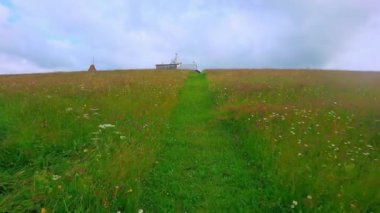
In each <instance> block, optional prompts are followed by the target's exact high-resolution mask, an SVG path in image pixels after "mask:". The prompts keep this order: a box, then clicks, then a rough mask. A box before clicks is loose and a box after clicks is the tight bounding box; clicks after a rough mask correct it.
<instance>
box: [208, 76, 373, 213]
mask: <svg viewBox="0 0 380 213" xmlns="http://www.w3.org/2000/svg"><path fill="white" fill-rule="evenodd" d="M207 76H208V78H209V81H210V89H211V91H213V92H214V94H215V104H216V105H217V111H218V115H219V120H220V122H221V123H222V124H223V125H224V126H225V129H226V131H229V132H230V133H231V134H233V135H236V138H237V139H236V140H237V141H238V142H239V143H241V146H242V147H244V148H243V149H244V152H245V155H247V156H248V158H249V159H251V160H252V161H253V163H254V166H252V169H253V170H256V171H257V174H258V175H259V176H261V177H262V183H263V185H262V190H261V195H262V197H263V201H262V203H261V208H262V209H268V210H272V211H273V210H279V211H292V210H294V211H302V212H305V211H306V212H309V211H311V212H314V211H321V212H347V211H354V212H376V211H379V210H380V193H379V190H378V188H380V181H379V180H380V162H379V159H380V152H379V148H380V147H379V142H380V74H379V73H353V72H331V71H330V72H325V71H291V70H280V71H278V70H266V71H252V70H241V71H228V70H224V71H217V70H214V71H208V72H207Z"/></svg>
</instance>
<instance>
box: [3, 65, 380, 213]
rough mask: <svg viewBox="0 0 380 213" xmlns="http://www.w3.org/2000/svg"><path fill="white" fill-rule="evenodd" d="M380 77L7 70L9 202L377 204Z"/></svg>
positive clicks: (251, 207)
mask: <svg viewBox="0 0 380 213" xmlns="http://www.w3.org/2000/svg"><path fill="white" fill-rule="evenodd" d="M379 142H380V73H366V72H342V71H314V70H206V71H205V73H203V74H197V73H195V72H188V71H151V70H146V71H108V72H96V73H56V74H33V75H5V76H0V212H139V213H142V212H378V211H380V191H379V188H380V162H379V159H380V152H379V148H380V147H379V146H380V144H379Z"/></svg>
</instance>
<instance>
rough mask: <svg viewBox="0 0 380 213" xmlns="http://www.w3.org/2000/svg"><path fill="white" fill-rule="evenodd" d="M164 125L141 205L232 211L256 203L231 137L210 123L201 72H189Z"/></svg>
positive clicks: (210, 103)
mask: <svg viewBox="0 0 380 213" xmlns="http://www.w3.org/2000/svg"><path fill="white" fill-rule="evenodd" d="M167 128H168V129H167V133H166V134H164V135H165V138H164V139H163V140H162V144H161V147H160V153H159V154H158V158H157V161H156V166H155V167H154V169H153V170H152V171H151V173H150V174H149V175H148V177H147V178H146V179H145V184H144V189H143V191H144V192H143V194H142V200H141V202H140V205H141V208H142V209H144V210H148V212H151V211H155V212H157V211H158V212H173V211H174V212H184V211H190V212H193V211H197V212H199V211H201V212H202V211H208V212H210V211H211V212H217V211H220V210H223V211H233V212H235V211H244V210H248V209H252V208H254V207H255V206H256V207H257V204H255V200H256V196H257V191H256V190H255V188H256V187H257V186H255V184H256V182H255V179H254V176H255V174H254V172H253V170H252V169H250V166H249V161H247V160H246V159H244V158H243V157H242V156H243V155H242V154H241V152H240V151H239V146H237V144H236V143H235V142H233V141H234V140H233V138H232V136H231V135H228V134H229V133H228V131H225V130H224V129H223V128H222V127H221V125H218V124H217V122H215V119H214V112H213V101H212V95H211V93H210V92H209V90H208V82H207V79H206V76H205V75H203V74H195V73H190V74H189V77H188V79H187V81H186V82H185V85H184V87H183V88H182V90H181V91H180V97H179V103H178V105H177V106H176V108H175V110H174V112H173V114H172V117H171V122H170V124H169V125H168V127H167Z"/></svg>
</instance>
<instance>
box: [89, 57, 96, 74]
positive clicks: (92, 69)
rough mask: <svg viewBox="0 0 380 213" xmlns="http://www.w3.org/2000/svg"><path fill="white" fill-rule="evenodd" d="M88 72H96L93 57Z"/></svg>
mask: <svg viewBox="0 0 380 213" xmlns="http://www.w3.org/2000/svg"><path fill="white" fill-rule="evenodd" d="M88 72H96V68H95V57H92V64H91V65H90V68H88Z"/></svg>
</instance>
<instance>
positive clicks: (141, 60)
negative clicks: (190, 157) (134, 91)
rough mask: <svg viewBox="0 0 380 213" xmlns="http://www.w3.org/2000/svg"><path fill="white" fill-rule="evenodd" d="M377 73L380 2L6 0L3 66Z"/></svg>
mask: <svg viewBox="0 0 380 213" xmlns="http://www.w3.org/2000/svg"><path fill="white" fill-rule="evenodd" d="M176 52H178V53H179V55H180V58H181V60H182V62H184V63H189V62H192V61H196V62H197V63H198V64H199V65H200V66H201V68H219V67H225V68H228V67H235V68H248V67H252V68H257V67H274V68H305V67H309V68H328V69H351V70H380V53H379V52H380V1H379V0H234V1H232V0H186V1H185V0H183V1H182V0H177V1H174V0H172V1H169V0H107V1H106V0H64V1H52V0H33V1H30V0H0V73H21V72H36V71H41V72H45V71H54V70H85V69H87V68H88V66H89V65H90V63H91V62H92V57H93V56H95V64H96V66H97V68H98V69H118V68H125V69H128V68H152V67H154V64H156V63H160V62H169V61H170V59H171V58H172V57H173V56H174V54H175V53H176Z"/></svg>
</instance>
